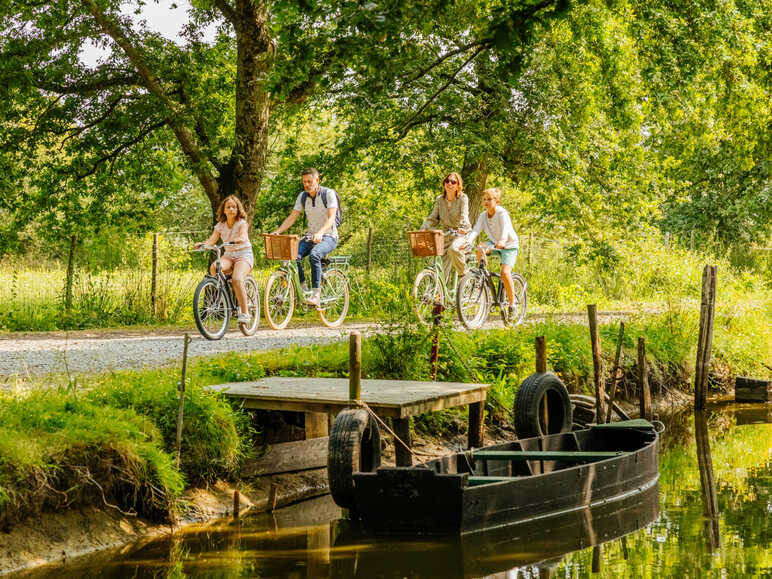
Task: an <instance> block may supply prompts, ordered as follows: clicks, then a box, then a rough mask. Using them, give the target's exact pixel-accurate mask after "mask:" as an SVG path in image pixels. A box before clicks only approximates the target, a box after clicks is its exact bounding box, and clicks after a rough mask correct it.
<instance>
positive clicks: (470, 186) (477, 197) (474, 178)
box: [461, 157, 488, 225]
mask: <svg viewBox="0 0 772 579" xmlns="http://www.w3.org/2000/svg"><path fill="white" fill-rule="evenodd" d="M461 178H462V179H463V180H464V193H466V195H467V197H469V219H470V220H471V221H472V225H474V222H475V221H476V220H477V216H478V215H480V213H481V212H482V206H483V205H482V198H483V195H482V193H483V191H485V183H486V181H487V180H488V160H487V159H486V158H485V157H483V158H481V159H471V160H470V159H469V158H464V167H463V168H462V169H461Z"/></svg>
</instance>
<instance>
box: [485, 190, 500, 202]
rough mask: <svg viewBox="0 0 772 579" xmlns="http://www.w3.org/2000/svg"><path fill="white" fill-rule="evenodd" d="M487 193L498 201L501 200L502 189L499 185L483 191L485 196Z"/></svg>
mask: <svg viewBox="0 0 772 579" xmlns="http://www.w3.org/2000/svg"><path fill="white" fill-rule="evenodd" d="M486 195H490V196H491V198H493V199H495V200H496V201H501V189H499V188H498V187H491V188H490V189H486V190H485V191H483V197H485V196H486Z"/></svg>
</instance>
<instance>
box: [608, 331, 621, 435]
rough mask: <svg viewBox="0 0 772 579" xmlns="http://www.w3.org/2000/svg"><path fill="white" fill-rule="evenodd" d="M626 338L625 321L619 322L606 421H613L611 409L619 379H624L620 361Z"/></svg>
mask: <svg viewBox="0 0 772 579" xmlns="http://www.w3.org/2000/svg"><path fill="white" fill-rule="evenodd" d="M624 338H625V323H624V322H619V339H618V340H617V353H616V356H614V373H613V375H612V377H611V397H610V398H609V403H608V411H607V412H606V423H609V422H611V411H612V410H613V409H614V399H615V398H616V395H617V388H618V387H619V381H620V380H621V379H622V368H620V366H619V363H620V360H621V359H622V348H623V347H624V345H623V340H624Z"/></svg>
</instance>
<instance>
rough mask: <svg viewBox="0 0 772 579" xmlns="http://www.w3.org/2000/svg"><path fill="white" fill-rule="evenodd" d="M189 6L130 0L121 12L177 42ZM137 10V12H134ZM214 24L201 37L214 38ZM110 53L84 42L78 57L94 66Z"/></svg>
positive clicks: (168, 0) (180, 0)
mask: <svg viewBox="0 0 772 579" xmlns="http://www.w3.org/2000/svg"><path fill="white" fill-rule="evenodd" d="M189 8H190V2H188V0H176V1H175V0H155V1H153V0H150V1H149V2H143V3H140V2H137V1H135V0H132V1H130V2H126V3H125V4H124V5H123V7H122V10H121V13H122V14H124V15H126V16H131V17H132V19H133V20H134V22H135V23H139V22H141V21H142V20H144V21H145V22H146V23H147V27H148V28H149V29H150V30H152V31H153V32H157V33H158V34H160V35H161V36H163V37H164V38H168V39H169V40H173V41H175V42H179V40H180V32H181V31H182V27H183V26H184V25H185V23H186V22H187V21H188V20H189V19H188V17H187V11H188V9H189ZM137 11H139V13H138V14H137V13H136V12H137ZM215 31H216V27H215V26H208V27H207V28H206V29H205V30H204V33H203V38H204V40H206V41H207V42H208V41H210V40H212V39H213V38H214V35H215ZM108 54H110V49H109V48H102V47H100V46H96V45H95V44H93V43H88V44H86V48H84V49H83V51H81V53H80V59H81V62H83V64H86V65H88V66H95V65H96V64H97V63H98V62H99V59H101V58H103V57H104V56H106V55H108Z"/></svg>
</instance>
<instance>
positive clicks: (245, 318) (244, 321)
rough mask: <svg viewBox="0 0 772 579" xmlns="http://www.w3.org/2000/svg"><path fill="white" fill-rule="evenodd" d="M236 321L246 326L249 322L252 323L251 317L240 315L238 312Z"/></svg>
mask: <svg viewBox="0 0 772 579" xmlns="http://www.w3.org/2000/svg"><path fill="white" fill-rule="evenodd" d="M237 319H238V322H239V323H240V324H248V323H249V322H251V321H252V316H250V315H249V314H242V313H241V312H239V317H238V318H237Z"/></svg>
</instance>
